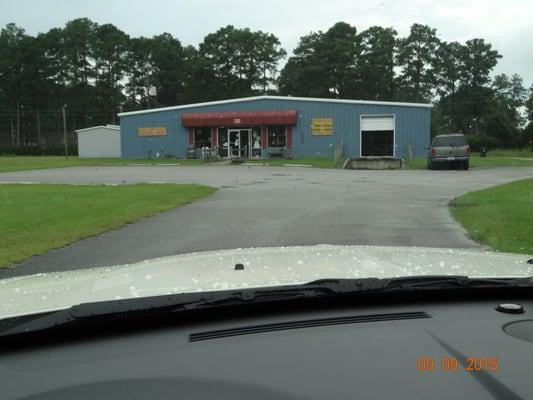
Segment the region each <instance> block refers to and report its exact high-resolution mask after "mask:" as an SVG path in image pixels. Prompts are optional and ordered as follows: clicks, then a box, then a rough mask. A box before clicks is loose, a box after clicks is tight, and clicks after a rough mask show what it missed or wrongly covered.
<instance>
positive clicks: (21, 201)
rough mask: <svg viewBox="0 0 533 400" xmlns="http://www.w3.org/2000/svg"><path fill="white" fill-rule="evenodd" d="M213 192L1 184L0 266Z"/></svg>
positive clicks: (193, 187) (188, 187) (207, 189)
mask: <svg viewBox="0 0 533 400" xmlns="http://www.w3.org/2000/svg"><path fill="white" fill-rule="evenodd" d="M215 190H216V189H215V188H211V187H209V186H201V185H174V184H160V185H149V184H140V185H121V186H103V185H99V186H89V185H86V186H81V185H76V186H71V185H40V184H39V185H22V184H4V185H0V238H1V239H0V246H1V247H0V267H1V266H7V265H10V264H13V263H16V262H19V261H21V260H23V259H25V258H27V257H30V256H33V255H37V254H42V253H44V252H46V251H48V250H51V249H54V248H58V247H61V246H64V245H67V244H69V243H72V242H75V241H77V240H80V239H83V238H86V237H88V236H92V235H96V234H99V233H102V232H105V231H108V230H110V229H114V228H118V227H120V226H123V225H125V224H127V223H131V222H134V221H136V220H139V219H140V218H144V217H148V216H150V215H154V214H156V213H158V212H161V211H165V210H169V209H172V208H175V207H179V206H182V205H185V204H187V203H190V202H192V201H194V200H197V199H201V198H203V197H205V196H208V195H210V194H212V193H214V192H215ZM181 228H183V227H181ZM181 228H180V227H176V229H181ZM139 245H140V246H142V243H139Z"/></svg>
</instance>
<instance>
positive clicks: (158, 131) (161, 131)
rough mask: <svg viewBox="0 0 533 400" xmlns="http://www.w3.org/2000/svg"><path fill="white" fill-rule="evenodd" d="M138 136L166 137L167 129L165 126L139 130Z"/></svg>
mask: <svg viewBox="0 0 533 400" xmlns="http://www.w3.org/2000/svg"><path fill="white" fill-rule="evenodd" d="M138 132H139V136H166V135H167V128H166V127H165V126H162V127H158V128H139V130H138Z"/></svg>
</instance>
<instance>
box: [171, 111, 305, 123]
mask: <svg viewBox="0 0 533 400" xmlns="http://www.w3.org/2000/svg"><path fill="white" fill-rule="evenodd" d="M181 123H182V125H183V126H185V127H199V126H252V125H296V111H295V110H282V111H236V112H206V113H183V114H182V115H181Z"/></svg>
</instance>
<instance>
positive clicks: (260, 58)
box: [196, 25, 285, 99]
mask: <svg viewBox="0 0 533 400" xmlns="http://www.w3.org/2000/svg"><path fill="white" fill-rule="evenodd" d="M279 45H280V43H279V40H278V39H277V38H276V37H275V36H274V35H269V34H265V33H264V32H261V31H256V32H253V31H251V30H250V29H248V28H245V29H236V28H235V27H234V26H232V25H228V26H226V27H224V28H220V29H219V30H218V31H216V32H215V33H211V34H209V35H207V36H206V37H205V38H204V41H203V42H202V43H201V44H200V46H199V57H200V59H199V60H198V61H199V69H198V70H197V72H196V73H197V74H200V75H202V77H203V80H204V81H205V83H206V85H207V86H209V88H207V90H208V93H210V97H212V99H222V98H232V97H239V96H249V95H253V94H256V93H258V92H259V91H263V92H264V91H265V90H266V89H267V87H268V85H269V83H270V82H272V81H273V79H274V77H275V74H276V71H277V68H276V65H277V62H278V61H279V59H280V58H281V57H283V56H284V54H285V51H284V50H283V49H281V48H280V47H279Z"/></svg>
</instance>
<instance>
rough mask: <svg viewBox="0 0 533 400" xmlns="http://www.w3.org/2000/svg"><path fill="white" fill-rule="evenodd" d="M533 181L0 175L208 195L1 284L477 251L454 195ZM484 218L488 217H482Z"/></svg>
mask: <svg viewBox="0 0 533 400" xmlns="http://www.w3.org/2000/svg"><path fill="white" fill-rule="evenodd" d="M532 176H533V168H490V169H474V170H470V171H348V170H329V169H311V168H297V167H292V168H289V167H279V168H278V167H260V166H254V167H246V166H226V167H220V166H219V167H215V166H213V167H210V166H202V167H171V166H170V167H163V166H160V167H155V166H145V167H144V166H138V167H137V166H135V167H132V166H129V167H78V168H61V169H50V170H36V171H24V172H12V173H3V174H0V182H41V183H69V184H102V183H106V184H125V183H139V182H151V183H158V182H165V183H172V182H174V183H201V184H207V185H212V186H216V187H219V191H218V192H217V193H215V194H214V195H213V196H211V197H209V198H206V199H203V200H201V201H198V202H196V203H194V204H190V205H187V206H185V207H182V208H178V209H175V210H172V211H168V212H165V213H162V214H160V215H158V216H155V217H152V218H147V219H145V220H142V221H140V222H138V223H135V224H131V225H128V226H126V227H124V228H121V229H118V230H114V231H110V232H107V233H104V234H102V235H99V236H96V237H92V238H88V239H85V240H82V241H80V242H77V243H74V244H72V245H69V246H66V247H64V248H61V249H57V250H53V251H50V252H48V253H46V254H44V255H41V256H36V257H32V258H30V259H28V260H26V261H24V262H22V263H21V264H19V265H17V266H16V267H15V268H13V269H0V278H3V277H8V276H16V275H26V274H33V273H38V272H48V271H61V270H69V269H80V268H87V267H96V266H108V265H116V264H124V263H132V262H136V261H140V260H144V259H148V258H154V257H160V256H167V255H173V254H179V253H188V252H195V251H203V250H217V249H230V248H239V247H259V246H261V247H263V246H292V245H313V244H320V243H326V244H363V245H400V246H426V247H454V248H479V249H482V247H481V246H480V245H478V244H476V243H474V242H472V241H471V240H469V239H468V238H467V236H466V234H465V231H464V230H463V229H462V227H461V226H460V225H459V224H458V223H456V222H455V221H454V220H453V218H452V217H451V216H450V214H449V212H448V209H447V203H448V201H449V200H450V199H451V198H453V197H455V196H458V195H460V194H463V193H465V192H468V191H471V190H477V189H481V188H485V187H489V186H493V185H497V184H501V183H505V182H508V181H511V180H516V179H522V178H528V177H532ZM487 217H489V216H487Z"/></svg>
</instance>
